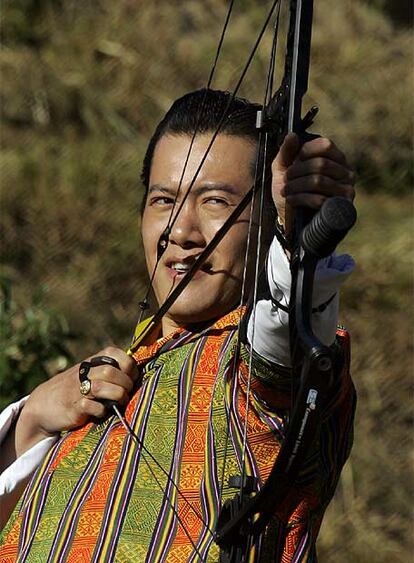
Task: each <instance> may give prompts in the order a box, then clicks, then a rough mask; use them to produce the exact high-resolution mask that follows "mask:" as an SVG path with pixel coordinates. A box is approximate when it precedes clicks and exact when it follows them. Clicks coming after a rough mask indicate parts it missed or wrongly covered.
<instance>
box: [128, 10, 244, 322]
mask: <svg viewBox="0 0 414 563" xmlns="http://www.w3.org/2000/svg"><path fill="white" fill-rule="evenodd" d="M234 2H235V0H230V3H229V7H228V9H227V14H226V18H225V21H224V25H223V29H222V30H221V34H220V39H219V42H218V45H217V49H216V54H215V56H214V61H213V65H212V67H211V70H210V74H209V77H208V80H207V85H206V87H205V92H204V96H203V99H202V102H201V105H200V107H199V108H198V112H197V120H196V124H195V127H194V132H193V134H192V136H191V141H190V146H189V148H188V150H187V154H186V157H185V161H184V166H183V169H182V172H181V175H180V180H179V183H178V188H177V194H176V196H175V198H174V202H173V205H172V208H171V212H170V215H169V217H168V221H167V226H166V228H165V230H164V232H163V234H162V235H161V238H160V241H159V242H158V252H157V259H156V262H155V265H154V268H153V270H152V273H151V277H150V280H149V283H148V286H147V290H146V293H145V297H144V299H143V300H142V301H140V303H139V307H140V309H141V311H140V314H139V317H138V323H137V324H139V323H140V322H141V321H142V317H143V314H144V312H145V310H146V309H148V299H149V296H150V293H151V289H152V286H153V283H154V278H155V274H156V273H157V269H158V265H159V263H160V260H161V257H162V254H163V253H164V251H165V250H166V248H167V245H168V242H169V235H170V233H171V229H172V227H173V225H172V221H173V215H174V209H175V207H176V205H177V201H178V196H179V194H180V191H181V187H182V183H183V181H184V176H185V172H186V170H187V165H188V162H189V160H190V155H191V152H192V149H193V145H194V141H195V138H196V136H197V133H198V129H199V126H200V122H201V117H202V115H203V112H204V106H205V102H206V98H207V92H208V90H209V89H210V87H211V84H212V82H213V77H214V74H215V71H216V67H217V63H218V60H219V57H220V53H221V50H222V46H223V42H224V37H225V35H226V31H227V28H228V25H229V22H230V17H231V14H232V11H233V6H234ZM161 240H164V241H165V242H166V245H165V246H164V247H161V246H160V245H161ZM161 249H162V251H161V252H160V250H161Z"/></svg>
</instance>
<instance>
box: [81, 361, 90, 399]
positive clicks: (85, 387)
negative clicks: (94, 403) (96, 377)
mask: <svg viewBox="0 0 414 563" xmlns="http://www.w3.org/2000/svg"><path fill="white" fill-rule="evenodd" d="M91 367H92V366H91V364H90V362H82V363H81V365H80V366H79V382H80V387H79V390H80V392H81V395H88V394H89V393H90V392H91V387H92V383H91V380H90V379H89V377H88V373H89V370H90V369H91Z"/></svg>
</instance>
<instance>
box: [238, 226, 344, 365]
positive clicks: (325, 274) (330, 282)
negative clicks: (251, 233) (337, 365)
mask: <svg viewBox="0 0 414 563" xmlns="http://www.w3.org/2000/svg"><path fill="white" fill-rule="evenodd" d="M354 267H355V262H354V260H353V259H352V258H351V256H349V255H348V254H342V255H340V256H335V255H332V256H329V257H328V258H324V259H323V260H320V261H319V263H318V266H317V269H316V273H315V281H314V288H313V295H312V306H313V308H317V307H319V306H320V305H323V304H324V303H326V302H327V301H329V299H331V298H332V297H333V296H334V297H333V299H332V300H331V301H330V302H329V304H328V305H327V306H326V308H325V309H324V310H323V311H321V312H314V313H313V315H312V329H313V332H314V333H315V335H316V336H317V337H318V338H319V340H320V341H321V342H322V343H324V344H326V345H328V346H329V345H330V344H332V343H333V342H334V340H335V334H336V326H337V322H338V309H339V289H340V287H341V285H342V284H343V282H344V281H345V280H346V279H347V277H348V276H349V275H350V273H351V272H352V271H353V269H354ZM267 282H268V284H269V289H270V293H271V295H272V297H273V299H274V300H275V301H277V302H279V303H281V304H282V305H283V306H284V307H288V305H289V299H290V284H291V274H290V267H289V261H288V259H287V256H286V254H285V253H284V251H283V249H282V247H281V245H280V243H279V241H278V240H277V238H276V237H275V238H274V239H273V241H272V244H271V246H270V249H269V254H268V257H267ZM247 338H248V340H249V343H250V344H251V345H252V346H253V348H254V350H255V351H256V352H257V353H258V354H260V355H261V356H262V357H264V358H266V359H268V360H270V361H272V362H274V363H277V364H279V365H282V366H287V367H289V366H290V348H289V316H288V313H287V312H285V311H283V310H282V309H280V308H277V307H276V306H275V305H274V304H273V303H272V300H271V299H270V298H269V299H259V301H258V302H257V304H256V308H255V312H253V313H252V314H251V315H250V318H249V322H248V327H247Z"/></svg>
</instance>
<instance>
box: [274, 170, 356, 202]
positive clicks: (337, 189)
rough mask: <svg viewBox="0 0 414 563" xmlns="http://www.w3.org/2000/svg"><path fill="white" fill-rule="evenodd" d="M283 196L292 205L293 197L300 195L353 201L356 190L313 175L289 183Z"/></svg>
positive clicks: (283, 191)
mask: <svg viewBox="0 0 414 563" xmlns="http://www.w3.org/2000/svg"><path fill="white" fill-rule="evenodd" d="M281 193H282V195H284V196H286V199H287V201H288V203H291V197H290V196H294V195H296V194H300V193H303V194H305V193H312V194H318V195H324V196H327V197H335V196H340V197H346V198H347V199H349V200H350V201H353V199H354V197H355V189H354V187H353V186H352V185H351V184H342V183H341V182H338V181H337V180H333V179H332V178H329V176H322V175H320V174H312V175H309V176H302V177H299V178H296V179H295V180H292V181H290V182H288V183H287V184H286V185H285V186H284V187H283V189H282V191H281Z"/></svg>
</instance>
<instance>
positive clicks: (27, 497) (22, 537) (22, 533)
mask: <svg viewBox="0 0 414 563" xmlns="http://www.w3.org/2000/svg"><path fill="white" fill-rule="evenodd" d="M68 435H69V434H66V435H65V436H63V437H62V438H61V439H60V440H59V441H58V442H57V443H56V444H55V446H54V449H53V450H52V451H51V453H50V457H49V460H48V462H47V464H46V465H45V466H44V467H42V466H40V467H39V469H38V470H37V471H36V472H35V474H34V475H33V477H32V479H31V481H30V485H29V486H28V487H27V489H26V492H25V497H24V499H23V502H22V506H21V512H22V511H24V516H23V518H22V524H21V528H20V534H19V544H18V545H19V550H21V549H22V547H23V545H24V544H25V543H26V535H27V533H28V526H29V521H30V512H31V508H32V506H33V502H34V497H35V495H36V494H37V493H36V492H35V491H34V490H31V486H32V485H33V484H34V482H35V480H36V478H37V477H38V476H39V472H40V471H42V470H43V477H42V478H41V479H40V481H39V483H38V485H37V491H39V490H40V491H41V493H40V494H41V495H42V494H43V493H42V489H41V487H42V486H43V485H44V483H45V482H46V481H47V480H48V471H49V468H50V466H51V465H52V463H53V462H54V461H55V459H56V457H57V455H58V453H59V449H60V446H61V445H62V444H63V442H64V441H65V440H66V439H67V437H68ZM49 480H50V479H49ZM29 489H30V494H29ZM32 493H33V494H32ZM41 498H42V496H41ZM30 499H31V500H30ZM26 502H29V504H28V505H27V506H24V508H23V505H24V504H25V503H26ZM42 502H44V499H43V501H42Z"/></svg>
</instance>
